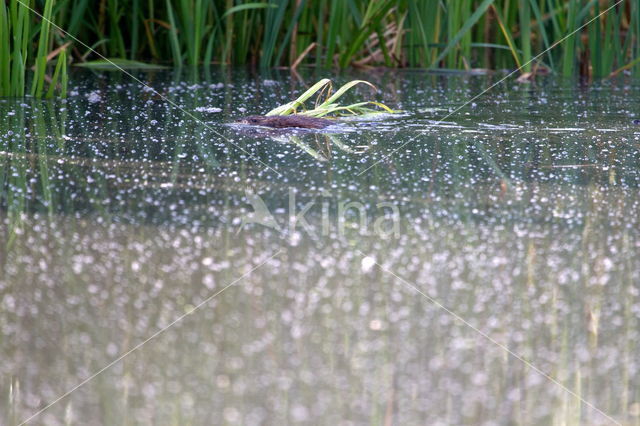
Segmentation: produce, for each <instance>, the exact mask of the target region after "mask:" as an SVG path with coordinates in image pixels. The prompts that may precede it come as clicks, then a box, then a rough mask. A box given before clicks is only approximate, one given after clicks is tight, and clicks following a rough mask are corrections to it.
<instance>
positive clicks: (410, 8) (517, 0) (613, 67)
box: [0, 0, 640, 96]
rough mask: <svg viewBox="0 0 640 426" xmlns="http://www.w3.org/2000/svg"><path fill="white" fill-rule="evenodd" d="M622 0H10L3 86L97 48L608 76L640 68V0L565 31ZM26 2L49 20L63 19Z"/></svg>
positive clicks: (1, 58) (170, 60)
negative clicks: (30, 71) (260, 0)
mask: <svg viewBox="0 0 640 426" xmlns="http://www.w3.org/2000/svg"><path fill="white" fill-rule="evenodd" d="M616 1H617V0H456V1H444V0H370V1H367V0H269V1H267V2H255V1H243V0H235V1H234V0H5V1H4V5H2V6H0V95H4V96H7V95H13V96H20V95H23V94H24V92H25V85H26V80H28V78H27V77H28V72H29V70H30V69H34V70H35V78H34V82H33V84H32V85H31V83H29V84H30V87H28V88H27V89H30V91H31V93H32V94H33V95H36V96H44V95H46V94H47V91H46V90H45V89H46V87H45V86H47V85H48V86H51V80H50V78H51V77H52V76H54V74H55V68H54V66H55V64H56V63H58V62H60V61H59V59H61V58H62V59H63V60H64V61H62V62H64V64H63V65H66V64H67V62H73V63H74V64H79V63H86V65H87V66H95V67H98V66H102V65H104V64H101V63H100V62H97V63H92V62H91V61H94V60H98V59H100V56H99V55H97V54H96V53H94V52H92V51H91V49H95V50H96V51H97V52H99V53H100V55H103V56H104V57H107V58H119V59H121V61H120V62H119V65H121V66H123V67H125V68H126V67H138V68H140V67H144V65H143V64H140V63H136V62H130V61H138V62H145V63H155V64H165V65H173V66H187V65H200V64H205V65H209V64H234V65H244V64H251V65H255V66H260V67H273V66H292V65H294V66H298V65H313V66H320V67H349V66H361V67H365V66H387V67H420V68H446V69H472V68H484V69H502V68H508V69H513V68H516V67H518V66H523V72H529V71H539V70H545V71H552V72H556V73H558V74H561V75H565V76H574V75H578V74H580V75H584V76H589V77H604V76H608V75H610V74H612V73H617V72H620V71H622V70H626V69H628V70H631V72H633V73H634V75H640V61H638V58H639V57H640V55H639V52H640V43H639V42H638V36H639V35H640V2H637V1H632V0H623V1H622V2H621V3H620V4H618V5H616V6H615V7H613V8H612V9H611V10H609V11H607V12H606V13H605V14H604V15H602V16H600V17H599V18H597V19H596V20H595V21H594V22H592V23H591V24H590V25H588V26H586V27H585V28H583V29H581V30H580V31H578V32H577V33H576V34H575V35H573V36H570V37H568V38H566V39H564V38H565V37H566V36H567V35H569V34H571V33H572V32H573V31H574V30H575V29H578V28H580V27H581V26H582V25H584V24H586V23H587V22H589V20H591V19H593V18H595V17H596V16H597V15H598V14H599V13H601V12H603V11H605V10H607V8H609V7H610V6H613V5H614V4H615V3H616ZM23 4H28V5H29V7H32V8H33V9H35V10H36V11H37V12H38V13H40V14H43V15H45V16H47V17H50V19H51V21H53V22H54V23H55V26H54V25H47V23H46V20H43V19H42V18H40V17H39V16H38V15H37V14H36V13H33V12H32V11H29V10H28V9H27V8H26V7H24V6H23ZM56 26H58V27H60V28H62V29H64V30H65V31H66V32H67V33H65V32H63V31H61V30H60V28H57V27H56ZM76 39H77V40H76ZM563 39H564V40H563ZM560 41H562V42H561V43H559V44H558V45H557V46H556V47H554V48H553V49H551V50H550V51H549V52H547V53H544V54H543V55H541V56H540V57H539V58H537V59H535V60H534V61H532V62H530V63H529V61H530V60H531V59H533V58H535V57H536V55H538V54H540V53H542V52H543V51H545V50H546V49H547V48H549V47H552V46H554V44H555V43H557V42H560ZM61 47H62V48H61ZM90 48H91V49H90ZM56 77H57V80H56V79H54V81H53V83H55V84H53V86H56V87H59V90H60V91H64V86H65V79H66V66H62V65H61V66H59V67H58V75H57V76H56ZM48 94H49V96H53V95H54V92H53V91H52V90H49V93H48ZM61 94H63V93H61Z"/></svg>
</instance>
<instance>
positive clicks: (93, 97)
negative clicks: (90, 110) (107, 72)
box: [87, 90, 102, 104]
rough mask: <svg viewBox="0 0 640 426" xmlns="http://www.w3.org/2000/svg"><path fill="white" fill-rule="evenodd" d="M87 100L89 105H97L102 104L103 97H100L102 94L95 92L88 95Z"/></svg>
mask: <svg viewBox="0 0 640 426" xmlns="http://www.w3.org/2000/svg"><path fill="white" fill-rule="evenodd" d="M87 100H88V101H89V103H91V104H95V103H98V102H100V101H101V100H102V97H101V96H100V92H99V91H98V90H94V91H93V92H90V93H89V94H88V95H87Z"/></svg>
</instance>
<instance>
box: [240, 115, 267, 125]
mask: <svg viewBox="0 0 640 426" xmlns="http://www.w3.org/2000/svg"><path fill="white" fill-rule="evenodd" d="M263 121H264V117H263V116H261V115H250V116H248V117H244V118H241V119H240V120H238V121H237V122H238V123H240V124H252V125H254V126H255V125H259V124H260V123H262V122H263Z"/></svg>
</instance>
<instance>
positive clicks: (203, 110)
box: [196, 107, 222, 114]
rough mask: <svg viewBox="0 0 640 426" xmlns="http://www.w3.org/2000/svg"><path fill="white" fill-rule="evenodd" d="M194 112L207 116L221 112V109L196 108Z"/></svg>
mask: <svg viewBox="0 0 640 426" xmlns="http://www.w3.org/2000/svg"><path fill="white" fill-rule="evenodd" d="M196 111H198V112H206V113H209V114H213V113H214V112H221V111H222V108H216V107H197V108H196Z"/></svg>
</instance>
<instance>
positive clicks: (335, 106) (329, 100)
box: [266, 78, 396, 118]
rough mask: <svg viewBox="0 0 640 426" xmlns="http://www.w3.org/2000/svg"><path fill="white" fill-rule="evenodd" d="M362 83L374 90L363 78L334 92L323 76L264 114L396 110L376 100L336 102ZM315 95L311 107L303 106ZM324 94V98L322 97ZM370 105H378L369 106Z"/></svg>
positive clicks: (356, 113) (318, 114)
mask: <svg viewBox="0 0 640 426" xmlns="http://www.w3.org/2000/svg"><path fill="white" fill-rule="evenodd" d="M358 84H364V85H367V86H370V87H372V88H373V89H374V90H377V89H376V86H374V85H373V84H371V83H369V82H368V81H365V80H353V81H350V82H348V83H347V84H345V85H343V86H342V87H340V88H339V89H338V90H337V91H336V92H335V93H333V92H332V89H333V83H332V82H331V80H329V79H328V78H323V79H322V80H320V81H318V82H317V83H316V84H314V85H313V86H311V87H310V88H309V89H308V90H307V91H306V92H304V93H303V94H302V95H300V96H298V98H297V99H296V100H294V101H291V102H288V103H286V104H284V105H280V106H279V107H277V108H274V109H272V110H271V111H269V112H268V113H267V114H266V115H267V116H273V115H290V114H297V115H303V116H307V117H325V118H326V117H344V116H362V115H369V114H379V113H383V112H387V113H394V112H396V111H394V110H392V109H391V108H389V107H388V106H386V105H385V104H383V103H381V102H376V101H363V102H357V103H355V104H351V105H341V104H339V103H338V100H339V99H340V98H341V97H342V96H343V95H344V94H345V93H347V91H349V89H351V88H352V87H354V86H356V85H358ZM314 95H316V100H315V103H314V106H313V108H311V109H307V107H306V106H305V102H307V101H308V100H309V99H310V98H312V97H313V96H314ZM323 96H324V99H323ZM371 106H375V107H378V109H376V108H371Z"/></svg>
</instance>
